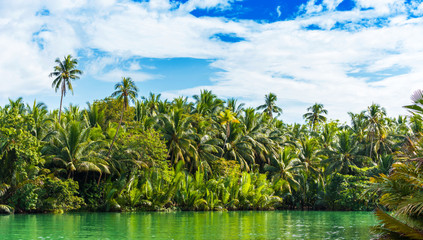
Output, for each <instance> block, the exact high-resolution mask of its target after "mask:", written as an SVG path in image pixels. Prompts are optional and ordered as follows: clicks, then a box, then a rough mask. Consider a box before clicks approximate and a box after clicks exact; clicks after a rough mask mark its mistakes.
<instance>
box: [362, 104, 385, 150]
mask: <svg viewBox="0 0 423 240" xmlns="http://www.w3.org/2000/svg"><path fill="white" fill-rule="evenodd" d="M385 116H386V111H385V109H384V108H383V107H381V106H380V105H378V104H372V105H371V106H369V107H368V108H367V112H366V118H367V128H366V130H367V139H368V140H369V141H370V149H369V157H372V153H373V152H375V153H376V155H377V151H376V150H377V149H375V146H377V145H375V142H376V141H377V140H378V139H380V138H385V137H386V131H387V128H386V124H385Z"/></svg>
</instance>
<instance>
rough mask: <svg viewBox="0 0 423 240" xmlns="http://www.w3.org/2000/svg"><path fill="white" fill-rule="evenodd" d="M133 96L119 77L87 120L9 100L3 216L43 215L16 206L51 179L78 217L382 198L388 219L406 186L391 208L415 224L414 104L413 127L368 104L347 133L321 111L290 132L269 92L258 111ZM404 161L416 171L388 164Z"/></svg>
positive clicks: (203, 99) (345, 205)
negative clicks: (82, 209)
mask: <svg viewBox="0 0 423 240" xmlns="http://www.w3.org/2000/svg"><path fill="white" fill-rule="evenodd" d="M66 59H67V60H66ZM65 60H66V61H68V63H72V64H73V65H72V64H71V65H72V66H70V67H69V66H67V67H66V66H65V65H64V64H66V63H67V62H66V61H64V62H61V61H60V60H59V61H58V62H57V63H58V64H59V65H60V64H62V65H63V68H62V65H60V66H58V67H57V69H56V68H55V70H57V71H55V72H57V75H56V74H53V75H54V76H56V77H57V78H56V79H55V80H54V86H56V89H58V88H61V87H62V86H67V87H68V88H69V89H72V86H71V85H69V84H70V81H71V80H72V79H76V78H77V77H78V75H79V74H80V73H81V72H80V71H79V70H78V71H77V69H76V67H77V66H76V63H77V62H73V61H72V58H71V57H70V56H69V58H65ZM66 69H67V71H68V72H69V73H70V72H72V71H73V74H74V75H73V77H71V75H66V73H65V72H66V71H65V70H66ZM62 70H63V71H62ZM63 91H66V90H62V92H63ZM137 91H138V89H137V87H136V85H135V83H134V82H133V81H132V80H131V79H130V78H122V81H121V82H119V83H118V84H116V86H115V91H114V92H112V94H111V97H108V98H105V99H103V100H97V101H95V102H93V103H88V105H87V107H86V108H85V109H83V108H82V107H78V106H73V105H70V106H69V107H66V108H65V110H64V112H63V113H62V112H61V107H60V109H59V113H58V114H59V118H57V117H56V116H57V111H50V112H49V111H48V110H47V108H46V106H45V105H44V104H41V103H37V102H34V103H33V104H32V105H26V106H25V104H24V103H23V100H22V99H17V100H15V101H14V100H10V102H9V104H8V105H7V106H5V107H4V108H1V109H0V165H1V168H0V184H2V185H0V186H1V188H0V208H2V209H9V210H10V209H13V208H15V209H16V210H17V211H35V209H38V210H40V209H39V205H37V204H33V205H28V206H23V205H22V204H23V203H24V202H25V201H24V202H22V201H20V204H16V203H15V201H17V200H16V199H17V198H18V197H17V196H19V198H20V199H26V200H28V201H27V202H28V203H31V201H30V200H31V199H33V196H34V194H39V196H41V193H42V192H45V191H47V190H46V189H45V188H47V185H44V184H42V183H44V182H45V181H46V180H45V179H46V178H48V179H51V181H57V182H56V183H57V184H58V185H60V184H62V185H63V186H62V185H60V186H59V187H60V188H63V189H67V188H70V189H72V191H67V192H66V191H65V192H66V193H67V194H68V195H66V196H67V199H72V200H69V202H70V203H71V204H73V205H72V208H78V206H79V203H80V199H79V196H81V197H82V198H83V199H84V201H85V203H86V204H87V205H86V208H89V209H95V210H98V209H100V210H137V209H144V210H162V209H184V210H189V209H191V210H222V209H231V210H234V209H273V208H290V209H329V210H365V209H366V210H369V209H373V208H374V207H375V206H376V205H375V204H376V202H377V199H378V194H382V195H381V196H382V198H381V200H380V203H381V204H385V205H386V207H388V208H390V209H391V208H393V207H392V206H393V203H392V202H391V200H392V199H390V198H389V197H387V195H383V192H384V191H388V189H389V188H388V187H393V185H392V182H393V181H400V183H401V184H402V185H401V187H404V189H402V188H401V189H400V188H398V189H397V188H395V189H390V191H392V194H394V191H405V190H407V189H408V190H407V191H408V192H407V191H405V192H402V193H404V195H401V197H400V198H398V197H397V198H395V199H396V200H395V201H397V202H395V203H398V206H402V207H399V208H393V209H394V210H397V211H398V213H401V214H402V213H403V212H404V213H405V212H407V214H408V213H409V212H412V213H413V214H414V215H413V214H411V215H412V216H420V209H421V207H420V205H418V203H417V202H412V201H414V199H420V195H419V194H420V193H419V189H418V186H419V185H418V184H420V182H419V181H420V172H419V171H420V168H418V166H419V164H420V157H421V156H420V155H419V154H420V150H419V149H420V148H421V144H420V142H421V138H422V132H423V123H422V118H421V117H420V115H419V114H422V109H423V104H422V102H420V99H419V98H416V99H415V102H414V105H412V106H411V107H408V108H409V109H410V110H413V111H415V112H416V114H415V115H414V116H412V117H407V118H406V117H400V118H396V119H391V118H388V117H387V115H386V112H385V111H384V109H383V108H382V107H380V106H379V105H376V104H372V105H371V106H370V107H369V108H368V109H367V110H365V111H363V112H360V113H349V115H350V118H351V122H350V123H349V124H341V123H339V122H337V121H330V122H327V119H326V115H327V113H328V112H327V110H325V108H324V106H323V105H322V104H314V105H313V106H311V107H310V108H308V109H307V110H306V111H308V112H307V113H306V114H304V118H305V120H306V123H305V124H298V123H296V124H286V123H284V122H283V121H282V120H281V119H280V118H278V117H275V116H274V114H278V113H281V109H280V108H278V107H277V106H276V100H277V98H276V95H274V94H272V93H270V94H268V95H266V97H265V104H263V105H262V106H259V109H263V110H264V111H263V112H262V111H260V112H259V111H257V110H256V109H257V108H248V107H244V105H243V104H242V103H238V102H237V100H236V99H228V100H223V99H219V98H218V97H217V96H216V95H215V94H213V93H212V92H211V91H207V90H203V91H201V92H200V94H199V95H195V96H193V99H194V101H193V102H190V101H189V100H188V99H187V98H185V97H178V98H175V99H173V100H163V99H161V98H160V94H159V95H156V94H153V93H150V95H149V96H148V97H141V98H137ZM420 95H421V93H420ZM420 95H419V96H420ZM132 103H134V105H131V104H132ZM419 104H420V105H422V106H420V105H419ZM419 107H420V108H419ZM398 153H402V155H401V156H402V157H404V158H406V159H408V160H409V161H403V162H402V165H401V164H399V163H395V164H394V165H392V164H393V162H395V161H397V160H398V155H397V154H398ZM380 174H385V175H380ZM371 178H372V179H375V180H372V181H374V182H377V183H378V184H379V185H377V186H378V188H377V189H378V190H376V193H375V194H373V193H370V192H369V191H367V190H368V189H369V186H370V185H372V183H371V181H370V179H371ZM389 184H391V185H389ZM413 184H414V185H413ZM75 186H78V187H79V189H78V188H77V187H75ZM399 186H400V185H399ZM395 187H396V185H395ZM31 189H32V190H31ZM395 194H397V193H395ZM407 194H408V195H407ZM392 196H393V195H392ZM402 197H404V198H403V199H402ZM401 199H402V200H404V202H403V203H402V202H400V201H399V200H401ZM411 199H413V200H411ZM392 201H393V200H392ZM405 203H407V204H408V205H404V204H405ZM413 204H414V205H413ZM6 206H7V207H6ZM37 206H38V207H37ZM42 206H45V205H42ZM8 207H10V208H8ZM48 210H49V209H47V210H45V209H43V210H40V211H48ZM386 226H389V224H388V225H385V227H386ZM410 227H413V226H410Z"/></svg>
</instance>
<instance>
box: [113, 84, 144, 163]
mask: <svg viewBox="0 0 423 240" xmlns="http://www.w3.org/2000/svg"><path fill="white" fill-rule="evenodd" d="M115 90H116V91H114V92H113V93H112V97H116V98H117V99H118V100H119V101H122V112H121V113H120V120H119V125H118V128H117V129H116V133H115V137H114V138H113V141H112V144H110V148H109V152H108V153H107V157H109V156H110V152H111V151H112V147H113V144H114V143H115V141H116V137H117V135H118V133H119V129H120V126H121V125H122V120H123V114H124V112H125V110H126V108H127V107H128V106H129V101H132V102H135V100H136V98H137V96H138V88H137V86H135V83H134V81H132V79H131V78H130V77H122V81H121V82H120V83H117V84H116V85H115Z"/></svg>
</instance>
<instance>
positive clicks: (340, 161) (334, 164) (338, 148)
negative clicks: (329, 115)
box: [322, 131, 363, 174]
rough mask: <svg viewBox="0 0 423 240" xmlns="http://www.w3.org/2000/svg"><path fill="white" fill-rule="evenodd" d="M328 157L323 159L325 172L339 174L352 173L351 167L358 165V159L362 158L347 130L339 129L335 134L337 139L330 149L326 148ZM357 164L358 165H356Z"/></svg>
mask: <svg viewBox="0 0 423 240" xmlns="http://www.w3.org/2000/svg"><path fill="white" fill-rule="evenodd" d="M327 154H328V158H327V159H325V160H323V161H322V163H323V164H327V168H326V169H325V171H326V174H333V173H334V172H335V171H336V172H339V173H341V174H352V168H353V167H354V166H355V167H360V165H359V164H358V160H359V159H360V158H363V156H360V155H359V147H358V144H357V142H356V141H354V139H353V138H352V136H351V132H349V131H341V132H339V134H338V135H337V141H336V142H335V144H334V145H333V146H332V149H331V150H327ZM357 165H358V166H357Z"/></svg>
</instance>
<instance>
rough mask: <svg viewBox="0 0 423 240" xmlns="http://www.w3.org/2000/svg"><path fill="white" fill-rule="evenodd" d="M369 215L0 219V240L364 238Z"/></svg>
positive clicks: (202, 214)
mask: <svg viewBox="0 0 423 240" xmlns="http://www.w3.org/2000/svg"><path fill="white" fill-rule="evenodd" d="M376 223H377V221H376V218H375V217H374V216H373V213H371V212H324V211H308V212H301V211H268V212H259V211H246V212H170V213H162V212H141V213H67V214H25V215H20V214H15V215H7V216H1V215H0V239H5V240H8V239H14V240H15V239H112V240H117V239H212V240H218V239H370V238H371V235H370V233H369V227H370V226H373V225H375V224H376Z"/></svg>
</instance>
